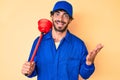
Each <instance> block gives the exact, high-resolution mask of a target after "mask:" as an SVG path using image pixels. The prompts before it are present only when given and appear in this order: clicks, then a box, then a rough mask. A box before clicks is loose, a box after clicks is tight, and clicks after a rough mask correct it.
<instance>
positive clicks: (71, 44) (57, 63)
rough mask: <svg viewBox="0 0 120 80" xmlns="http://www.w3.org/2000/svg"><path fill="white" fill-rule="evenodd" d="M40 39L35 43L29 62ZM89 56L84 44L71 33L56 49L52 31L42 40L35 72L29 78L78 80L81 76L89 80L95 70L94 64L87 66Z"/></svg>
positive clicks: (36, 59)
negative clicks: (86, 61)
mask: <svg viewBox="0 0 120 80" xmlns="http://www.w3.org/2000/svg"><path fill="white" fill-rule="evenodd" d="M38 38H39V37H38ZM38 38H36V39H35V41H34V43H33V46H32V49H31V53H30V57H29V60H30V58H31V55H32V53H33V51H34V48H35V46H36V43H37V41H38ZM87 54H88V52H87V49H86V46H85V44H84V42H83V41H82V40H81V39H79V38H77V37H76V36H74V35H73V34H71V33H70V32H69V31H67V34H66V36H65V38H63V39H62V40H61V42H60V45H59V47H58V49H56V47H55V44H54V40H53V38H52V31H50V32H48V33H47V34H45V35H44V36H43V38H42V41H41V43H40V46H39V48H38V51H37V54H36V57H35V59H34V61H35V63H36V67H35V70H34V72H33V73H32V74H31V75H30V76H28V77H34V76H36V75H37V79H38V80H78V75H79V74H80V75H81V76H82V77H83V78H84V79H87V78H89V77H90V76H91V74H92V73H93V72H94V69H95V67H94V64H92V65H89V66H88V65H86V63H85V60H86V55H87Z"/></svg>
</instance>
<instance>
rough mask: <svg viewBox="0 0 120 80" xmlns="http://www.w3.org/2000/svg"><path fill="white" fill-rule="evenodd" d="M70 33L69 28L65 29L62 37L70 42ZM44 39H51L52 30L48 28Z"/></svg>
mask: <svg viewBox="0 0 120 80" xmlns="http://www.w3.org/2000/svg"><path fill="white" fill-rule="evenodd" d="M70 35H71V33H70V32H69V30H67V33H66V36H65V37H64V39H65V40H67V41H68V42H70V39H71V38H70ZM44 39H53V38H52V30H50V31H49V32H48V33H46V34H45V35H44Z"/></svg>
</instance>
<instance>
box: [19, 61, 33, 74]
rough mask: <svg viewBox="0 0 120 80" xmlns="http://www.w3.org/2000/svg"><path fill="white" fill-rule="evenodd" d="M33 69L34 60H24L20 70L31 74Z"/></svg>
mask: <svg viewBox="0 0 120 80" xmlns="http://www.w3.org/2000/svg"><path fill="white" fill-rule="evenodd" d="M34 69H35V62H34V61H32V62H25V63H24V64H23V66H22V71H21V72H22V74H24V75H27V76H29V75H31V74H32V72H33V71H34Z"/></svg>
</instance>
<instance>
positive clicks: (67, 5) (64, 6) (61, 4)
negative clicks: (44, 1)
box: [53, 1, 73, 17]
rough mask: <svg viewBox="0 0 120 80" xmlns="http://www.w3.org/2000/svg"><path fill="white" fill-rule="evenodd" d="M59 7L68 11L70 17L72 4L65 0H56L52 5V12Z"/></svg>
mask: <svg viewBox="0 0 120 80" xmlns="http://www.w3.org/2000/svg"><path fill="white" fill-rule="evenodd" d="M60 9H62V10H65V11H66V12H67V13H68V15H69V16H71V17H72V14H73V8H72V5H71V4H70V3H68V2H67V1H58V2H57V3H56V4H55V5H54V8H53V12H54V11H56V10H60Z"/></svg>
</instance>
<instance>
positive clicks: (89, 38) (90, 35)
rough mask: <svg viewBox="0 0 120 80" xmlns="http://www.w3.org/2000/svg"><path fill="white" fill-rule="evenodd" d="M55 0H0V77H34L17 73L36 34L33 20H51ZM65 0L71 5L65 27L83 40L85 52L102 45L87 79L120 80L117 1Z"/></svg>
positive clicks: (4, 79) (119, 0)
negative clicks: (72, 11) (94, 68)
mask: <svg viewBox="0 0 120 80" xmlns="http://www.w3.org/2000/svg"><path fill="white" fill-rule="evenodd" d="M56 1H57V0H0V80H36V77H35V78H32V79H29V78H27V77H25V76H24V75H22V74H21V68H22V64H23V63H24V62H25V61H26V60H27V58H28V56H29V52H30V49H31V46H32V43H33V41H34V39H35V38H36V37H37V36H39V35H40V32H39V31H38V29H37V21H38V20H39V19H41V18H47V19H51V18H50V11H51V10H52V8H53V5H54V3H55V2H56ZM68 1H69V2H70V3H72V5H73V7H74V15H73V17H74V20H73V21H72V22H71V24H70V25H69V30H70V31H71V32H72V33H74V34H75V35H77V36H78V37H79V38H81V39H82V40H84V42H85V43H86V46H87V48H88V51H90V50H92V49H94V48H95V46H96V45H97V44H98V43H102V44H103V45H104V48H103V49H102V50H101V52H100V53H99V54H98V55H97V57H96V59H95V66H96V70H95V72H94V74H93V75H92V76H91V77H90V78H89V79H88V80H120V62H119V61H120V47H119V46H120V0H68ZM46 77H47V76H46Z"/></svg>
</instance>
